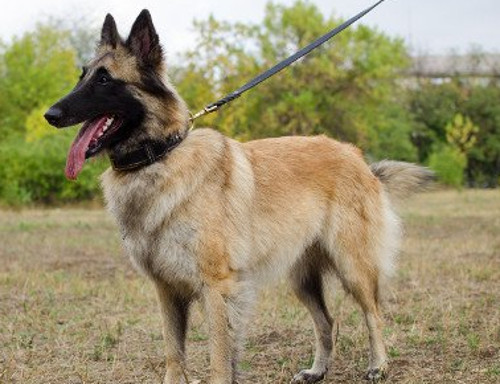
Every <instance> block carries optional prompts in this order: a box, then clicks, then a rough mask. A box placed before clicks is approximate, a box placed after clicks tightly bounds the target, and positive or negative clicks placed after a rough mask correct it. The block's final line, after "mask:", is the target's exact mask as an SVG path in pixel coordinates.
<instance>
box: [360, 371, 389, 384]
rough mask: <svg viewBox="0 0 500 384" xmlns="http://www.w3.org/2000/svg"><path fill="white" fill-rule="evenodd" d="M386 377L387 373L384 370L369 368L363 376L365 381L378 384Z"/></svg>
mask: <svg viewBox="0 0 500 384" xmlns="http://www.w3.org/2000/svg"><path fill="white" fill-rule="evenodd" d="M386 377H387V371H386V369H385V368H370V369H369V370H368V372H367V373H366V375H365V379H366V380H368V381H370V382H372V383H378V382H379V381H381V380H384V379H385V378H386Z"/></svg>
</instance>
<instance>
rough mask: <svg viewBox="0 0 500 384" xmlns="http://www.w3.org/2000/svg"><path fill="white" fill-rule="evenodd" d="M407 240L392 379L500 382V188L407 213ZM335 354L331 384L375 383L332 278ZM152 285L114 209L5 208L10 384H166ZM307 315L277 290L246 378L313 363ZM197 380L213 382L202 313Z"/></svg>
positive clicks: (270, 295) (391, 346) (268, 295)
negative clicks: (122, 239) (128, 251)
mask: <svg viewBox="0 0 500 384" xmlns="http://www.w3.org/2000/svg"><path fill="white" fill-rule="evenodd" d="M401 214H402V216H403V218H404V222H405V232H406V236H405V241H404V243H403V250H402V252H401V255H400V257H399V262H398V271H397V274H396V276H395V277H394V278H393V280H392V282H391V285H390V287H389V289H388V292H387V294H386V302H385V304H384V320H385V329H384V334H385V339H386V342H387V346H388V352H389V355H390V358H391V362H390V371H389V378H388V379H387V380H386V382H387V383H498V382H500V191H462V192H456V191H436V192H429V193H426V194H423V195H420V196H417V197H415V198H413V199H411V200H410V201H408V202H407V204H406V205H405V206H404V207H403V208H402V210H401ZM328 288H329V289H328V303H329V307H330V309H331V311H332V313H333V314H334V316H335V320H336V327H335V328H336V331H335V334H334V335H333V337H334V339H335V343H336V355H335V357H334V359H333V361H332V364H331V369H330V372H329V374H328V377H327V378H326V379H325V381H324V382H325V383H354V382H360V383H362V382H363V375H364V371H365V369H366V367H367V353H368V340H367V339H368V336H367V332H366V330H365V327H364V324H363V318H362V314H361V313H360V310H359V309H358V308H357V307H356V305H355V304H354V303H353V301H352V299H351V298H350V297H349V296H346V295H345V294H344V293H343V292H342V289H341V288H340V286H339V285H338V283H337V282H335V281H332V282H329V284H328ZM160 325H161V321H160V316H159V313H158V310H157V307H156V298H155V296H154V291H153V288H152V286H151V285H150V284H149V283H148V281H147V280H146V279H145V278H144V277H142V276H140V275H138V274H137V273H136V272H135V271H134V270H133V268H132V267H131V265H130V263H129V261H128V259H127V258H126V257H125V256H124V254H123V251H122V249H121V247H120V243H119V237H118V231H117V229H116V227H115V225H114V224H113V222H112V220H111V219H110V217H109V216H108V214H107V213H106V212H105V211H104V210H102V209H83V208H80V209H79V208H71V209H30V210H21V211H9V210H3V211H0V383H1V384H3V383H9V384H10V383H22V384H29V383H37V384H40V383H50V384H52V383H65V384H79V383H82V384H83V383H144V384H147V383H161V380H162V376H163V373H164V363H163V352H162V350H163V341H162V336H161V326H160ZM313 351H314V335H313V332H312V324H311V321H310V319H309V317H308V314H307V312H306V311H305V310H304V308H303V307H302V306H301V305H300V304H299V303H298V302H297V300H296V299H295V298H294V297H293V295H292V294H291V292H290V290H289V289H288V288H287V287H286V285H285V284H283V283H281V284H279V285H278V286H277V287H274V288H272V289H269V290H266V291H264V292H263V293H262V295H261V300H260V305H259V307H258V310H257V313H256V314H255V316H254V319H253V321H252V322H251V327H250V329H249V337H248V340H247V343H246V351H245V354H244V356H243V360H242V361H241V363H240V365H239V368H240V370H241V372H242V373H243V376H242V377H243V380H242V383H288V382H289V381H290V379H291V377H292V376H293V375H294V374H295V373H297V372H298V371H299V370H300V369H302V368H304V367H307V366H308V365H309V364H310V363H311V361H312V359H313ZM188 356H189V358H188V366H189V377H190V378H191V379H203V378H206V375H207V372H208V363H209V361H208V332H207V324H206V321H205V320H204V317H203V313H202V312H201V310H200V308H198V307H196V308H195V309H194V311H193V316H192V320H191V327H190V332H189V336H188Z"/></svg>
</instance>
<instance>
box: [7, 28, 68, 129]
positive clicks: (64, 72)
mask: <svg viewBox="0 0 500 384" xmlns="http://www.w3.org/2000/svg"><path fill="white" fill-rule="evenodd" d="M68 37H69V33H68V32H66V31H59V30H54V29H52V28H49V27H47V26H44V25H38V26H37V28H36V30H35V31H34V32H28V33H26V34H25V35H24V36H22V37H21V38H15V39H14V40H13V42H12V43H11V44H10V45H9V46H7V47H4V48H3V49H2V52H1V54H0V89H2V92H1V96H0V139H5V138H6V137H7V136H9V135H11V134H19V135H23V136H24V135H25V133H26V132H25V122H26V119H27V117H28V116H29V115H30V114H31V113H32V111H33V110H35V109H39V108H40V107H41V106H43V105H51V104H52V103H53V102H55V101H56V100H57V99H58V98H59V97H61V95H63V94H64V93H65V92H67V91H69V90H70V89H71V88H72V86H73V85H74V82H75V79H76V78H77V76H78V70H77V68H76V65H75V51H74V49H73V48H72V47H71V45H70V43H69V39H68Z"/></svg>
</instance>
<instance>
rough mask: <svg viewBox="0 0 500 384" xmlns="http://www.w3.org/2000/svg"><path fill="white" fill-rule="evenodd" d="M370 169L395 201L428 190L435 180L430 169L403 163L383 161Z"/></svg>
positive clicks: (372, 165)
mask: <svg viewBox="0 0 500 384" xmlns="http://www.w3.org/2000/svg"><path fill="white" fill-rule="evenodd" d="M370 169H371V171H372V173H373V174H374V175H375V176H376V177H378V179H379V180H380V181H381V182H382V184H383V185H384V187H385V189H386V191H387V192H388V194H389V196H390V197H391V200H395V201H401V200H403V199H405V198H407V197H409V196H411V195H412V194H414V193H416V192H419V191H421V190H424V189H426V188H427V187H428V186H429V185H430V184H431V183H432V182H433V181H434V180H435V175H434V172H432V171H431V170H430V169H428V168H425V167H421V166H418V165H415V164H411V163H405V162H402V161H391V160H382V161H380V162H378V163H374V164H371V165H370Z"/></svg>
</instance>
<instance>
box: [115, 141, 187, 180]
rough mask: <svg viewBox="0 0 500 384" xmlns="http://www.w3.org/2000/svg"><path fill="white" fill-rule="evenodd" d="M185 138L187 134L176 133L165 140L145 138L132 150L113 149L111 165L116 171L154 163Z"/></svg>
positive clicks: (130, 169)
mask: <svg viewBox="0 0 500 384" xmlns="http://www.w3.org/2000/svg"><path fill="white" fill-rule="evenodd" d="M184 138H185V136H183V135H181V134H180V133H176V134H174V135H171V136H169V137H167V138H166V139H165V140H144V141H142V142H141V143H140V144H139V146H138V148H137V149H135V150H133V151H130V152H126V153H118V152H116V151H113V152H111V153H110V155H109V159H110V160H111V166H112V167H113V169H114V170H115V171H134V170H137V169H139V168H143V167H146V166H148V165H151V164H154V163H156V162H157V161H158V160H161V159H163V158H164V157H165V156H166V155H167V154H168V153H169V152H171V151H172V150H173V149H174V148H175V147H177V146H178V145H179V144H180V143H181V142H182V140H184Z"/></svg>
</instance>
